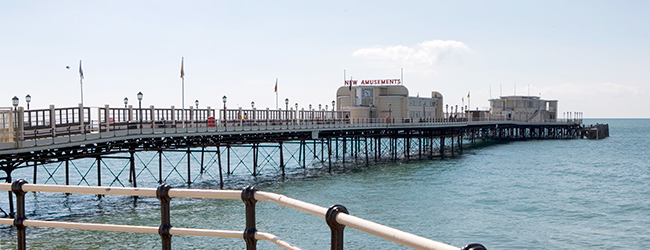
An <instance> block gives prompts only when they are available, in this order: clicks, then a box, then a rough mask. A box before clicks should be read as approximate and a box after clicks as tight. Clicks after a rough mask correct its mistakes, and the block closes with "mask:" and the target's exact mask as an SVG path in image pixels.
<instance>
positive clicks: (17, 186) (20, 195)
mask: <svg viewBox="0 0 650 250" xmlns="http://www.w3.org/2000/svg"><path fill="white" fill-rule="evenodd" d="M25 183H27V181H25V180H23V179H19V180H17V181H14V182H13V183H12V184H11V191H12V192H13V193H14V194H15V195H16V212H17V214H16V218H14V226H15V227H16V229H17V230H18V249H19V250H25V249H27V237H26V236H25V225H24V224H23V222H24V221H25V220H26V219H27V217H25V193H26V192H25V191H24V190H23V185H24V184H25Z"/></svg>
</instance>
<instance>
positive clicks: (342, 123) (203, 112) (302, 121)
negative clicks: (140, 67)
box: [0, 105, 582, 149]
mask: <svg viewBox="0 0 650 250" xmlns="http://www.w3.org/2000/svg"><path fill="white" fill-rule="evenodd" d="M96 114H97V115H96V117H97V119H94V120H92V119H90V117H91V109H90V108H89V107H82V106H79V107H72V108H69V107H68V108H55V107H54V105H50V108H49V109H35V110H24V109H23V108H22V107H18V108H16V109H13V110H12V109H10V108H3V109H1V110H0V119H1V120H0V143H4V144H6V143H14V144H15V145H13V146H7V145H1V146H0V148H2V149H6V148H19V147H23V143H22V142H25V141H33V142H34V145H39V144H40V145H42V144H43V142H37V141H39V140H41V141H42V140H44V139H48V140H51V144H55V143H56V142H57V139H58V141H65V139H63V140H61V138H65V137H67V139H68V140H67V142H70V141H72V140H73V139H72V137H77V138H78V137H79V135H81V136H82V138H83V139H84V140H86V139H88V138H89V137H90V138H95V137H99V138H104V137H107V136H111V135H112V136H118V135H132V134H167V133H179V132H180V133H192V132H219V131H247V130H248V131H252V130H278V129H317V128H355V127H373V126H433V125H446V124H462V123H464V124H466V123H480V122H499V121H503V122H509V120H506V119H504V118H503V117H500V116H490V115H488V116H484V117H478V118H477V117H470V116H464V115H458V114H454V113H445V114H444V117H445V118H428V117H427V118H394V117H386V118H362V119H350V118H349V114H350V113H349V111H334V110H304V109H302V110H293V108H289V110H282V109H279V110H269V109H268V108H267V109H259V110H258V109H255V108H253V109H242V108H238V109H226V110H224V109H220V110H215V109H212V108H210V107H206V108H205V109H195V108H194V107H189V108H188V109H185V110H182V109H177V108H175V107H173V106H172V107H170V108H155V107H154V106H150V107H148V108H142V109H140V108H134V107H132V106H130V105H129V106H127V107H126V108H122V107H119V108H111V107H109V106H108V105H106V106H104V107H100V108H97V113H96ZM510 122H512V121H510ZM581 122H582V120H581V119H554V120H549V121H543V123H547V124H551V123H556V124H581ZM520 123H521V122H520ZM524 123H531V122H527V121H524ZM25 145H29V143H27V144H25Z"/></svg>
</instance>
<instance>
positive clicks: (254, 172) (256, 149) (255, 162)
mask: <svg viewBox="0 0 650 250" xmlns="http://www.w3.org/2000/svg"><path fill="white" fill-rule="evenodd" d="M258 145H259V144H257V143H255V144H253V176H257V152H258V148H257V147H258Z"/></svg>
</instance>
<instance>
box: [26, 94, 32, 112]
mask: <svg viewBox="0 0 650 250" xmlns="http://www.w3.org/2000/svg"><path fill="white" fill-rule="evenodd" d="M25 101H26V102H27V110H29V102H31V101H32V96H31V95H29V94H27V96H25Z"/></svg>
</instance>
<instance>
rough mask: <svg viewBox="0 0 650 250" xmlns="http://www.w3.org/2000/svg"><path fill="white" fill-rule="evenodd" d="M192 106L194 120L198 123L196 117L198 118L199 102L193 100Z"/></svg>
mask: <svg viewBox="0 0 650 250" xmlns="http://www.w3.org/2000/svg"><path fill="white" fill-rule="evenodd" d="M194 106H196V111H194V113H195V115H194V120H197V121H198V120H199V119H198V116H199V100H198V99H197V100H194Z"/></svg>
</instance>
